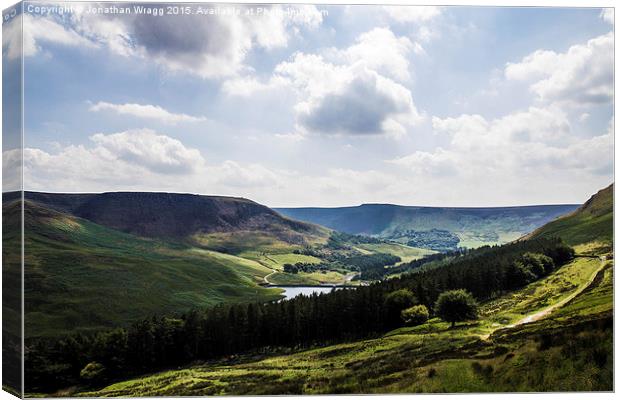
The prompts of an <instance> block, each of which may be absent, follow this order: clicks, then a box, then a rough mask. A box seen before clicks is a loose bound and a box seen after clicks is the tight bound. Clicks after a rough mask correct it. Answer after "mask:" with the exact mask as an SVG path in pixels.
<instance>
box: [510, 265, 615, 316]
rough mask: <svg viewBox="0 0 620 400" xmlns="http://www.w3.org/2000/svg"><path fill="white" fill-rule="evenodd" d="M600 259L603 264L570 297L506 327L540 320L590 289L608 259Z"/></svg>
mask: <svg viewBox="0 0 620 400" xmlns="http://www.w3.org/2000/svg"><path fill="white" fill-rule="evenodd" d="M599 259H600V260H601V264H600V266H599V267H598V268H597V269H596V271H594V272H593V273H592V276H590V278H589V279H588V280H587V282H586V283H584V284H583V285H581V286H580V287H579V289H577V290H575V291H574V292H573V293H571V294H570V295H569V296H568V297H565V298H563V299H562V300H560V301H558V302H557V303H555V304H552V305H551V306H549V307H547V308H545V309H542V310H540V311H538V312H536V313H534V314H530V315H528V316H527V317H525V318H523V319H521V320H519V321H518V322H516V323H514V324H512V325H508V326H506V327H505V328H512V327H514V326H518V325H523V324H527V323H530V322H534V321H538V320H539V319H542V318H544V317H546V316H547V315H549V314H551V313H552V312H553V311H554V310H556V309H558V308H560V307H562V306H564V305H566V304H567V303H568V302H569V301H571V300H573V299H574V298H575V297H577V296H579V295H580V294H581V293H583V292H584V291H585V290H586V289H588V288H589V287H590V285H591V284H592V282H594V280H595V279H596V277H597V275H598V274H599V272H601V271H602V270H603V267H604V266H605V261H606V260H607V259H606V258H605V256H601V257H599Z"/></svg>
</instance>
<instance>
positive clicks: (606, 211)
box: [532, 184, 613, 247]
mask: <svg viewBox="0 0 620 400" xmlns="http://www.w3.org/2000/svg"><path fill="white" fill-rule="evenodd" d="M532 236H534V237H536V236H542V237H545V236H547V237H551V236H558V237H561V238H562V239H563V240H564V241H565V242H566V243H568V244H570V245H581V244H584V243H590V242H594V241H596V242H598V243H600V244H604V245H607V247H610V245H611V243H612V241H613V184H612V185H611V186H609V187H607V188H605V189H603V190H601V191H599V192H598V193H597V194H595V195H594V196H592V197H591V198H590V200H588V201H587V202H586V203H585V204H584V205H583V206H582V207H581V208H579V209H578V210H577V211H575V212H574V213H572V214H570V215H567V216H564V217H561V218H558V219H556V220H555V221H552V222H550V223H548V224H546V225H545V226H543V227H542V228H540V229H538V230H536V231H535V232H534V233H533V234H532Z"/></svg>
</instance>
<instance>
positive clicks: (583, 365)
mask: <svg viewBox="0 0 620 400" xmlns="http://www.w3.org/2000/svg"><path fill="white" fill-rule="evenodd" d="M600 267H601V263H600V262H599V260H597V259H587V258H579V259H577V260H576V261H575V262H572V263H570V264H568V265H566V266H564V267H562V268H561V269H559V270H558V271H557V272H556V273H554V274H553V275H551V276H549V277H547V278H546V279H544V280H541V281H539V282H535V283H533V284H531V285H529V286H528V287H526V288H524V289H523V290H521V291H518V292H515V293H513V294H510V295H508V296H506V297H504V298H502V299H499V300H496V301H494V302H490V303H487V304H484V305H483V307H482V319H481V320H480V321H479V322H477V323H472V324H469V325H461V326H459V327H457V329H449V327H448V324H447V323H444V322H441V321H439V320H437V319H433V320H431V321H429V322H428V323H427V324H425V325H422V326H419V327H414V328H400V329H398V330H395V331H392V332H390V333H388V334H386V335H384V336H382V337H380V338H377V339H370V340H364V341H358V342H353V343H345V344H338V345H334V346H328V347H324V348H318V349H313V350H308V351H301V352H297V353H292V354H283V355H280V356H267V357H261V356H255V358H254V359H253V358H252V357H251V356H247V357H245V358H243V357H241V359H240V360H238V361H237V362H235V363H233V364H231V363H227V362H213V363H208V364H204V365H198V366H193V367H188V368H186V369H180V370H173V371H167V372H162V373H159V374H155V375H151V376H147V377H144V378H139V379H133V380H129V381H126V382H119V383H116V384H113V385H111V386H108V387H106V388H104V389H102V390H100V391H97V392H90V393H82V395H88V396H158V395H180V394H182V395H207V394H292V393H306V394H313V393H314V394H318V393H396V392H400V393H403V392H472V391H546V390H556V391H557V390H610V389H611V382H612V381H611V376H612V374H611V362H612V361H611V357H607V356H606V355H607V354H611V338H612V336H611V331H610V330H609V329H604V328H602V327H601V326H604V324H605V323H606V321H609V318H610V316H611V311H612V304H613V303H612V301H611V297H612V287H611V274H612V272H613V269H612V268H611V267H606V268H605V269H604V270H603V271H602V272H601V273H600V274H599V275H601V274H602V275H601V278H600V279H595V282H594V283H593V284H592V285H591V286H590V288H589V289H588V290H586V291H584V292H583V293H582V294H581V295H579V296H577V297H576V298H575V299H574V300H573V301H571V302H570V303H568V304H567V305H566V306H565V307H563V308H560V309H558V310H556V311H555V312H554V313H553V314H552V315H551V316H550V317H548V318H547V319H544V320H541V321H537V322H534V323H530V324H527V325H521V326H517V327H512V328H510V327H508V326H509V325H510V324H513V323H514V322H515V321H518V320H519V319H521V318H522V317H523V316H524V315H526V314H530V313H534V312H536V311H538V310H539V309H541V308H544V307H545V306H546V305H547V304H548V301H547V299H548V296H549V295H550V294H555V296H556V298H557V299H561V298H564V297H566V296H569V295H570V294H571V293H573V292H574V291H575V290H578V289H579V288H580V285H579V284H585V282H586V281H587V278H586V276H589V275H591V274H592V273H593V272H595V271H596V270H597V269H599V268H600ZM575 284H577V285H575ZM592 321H594V322H592ZM588 324H590V325H592V327H590V325H588ZM507 327H508V328H507ZM584 327H587V329H586V328H584ZM502 328H504V329H502ZM572 331H575V332H576V333H575V334H572V333H571V332H572ZM561 332H564V333H567V332H568V333H571V334H570V338H565V337H562V336H561V335H562V333H561ZM489 335H490V337H489ZM541 335H548V336H549V335H550V336H551V337H554V338H556V339H554V340H555V343H551V344H550V345H549V344H548V345H547V346H548V347H546V346H542V345H541V344H540V341H541ZM593 340H594V342H593ZM566 341H568V342H570V343H569V344H567V343H568V342H566ZM593 343H594V344H593ZM571 346H572V347H571ZM579 346H581V347H579ZM567 349H568V350H567ZM571 349H572V350H571ZM577 350H579V351H577ZM567 351H575V353H574V354H571V353H567ZM591 357H598V358H597V361H596V362H595V363H593V362H592V361H591ZM549 359H552V360H553V367H552V368H551V367H550V364H548V363H547V361H548V360H549ZM476 363H477V364H478V365H476ZM431 371H433V372H431Z"/></svg>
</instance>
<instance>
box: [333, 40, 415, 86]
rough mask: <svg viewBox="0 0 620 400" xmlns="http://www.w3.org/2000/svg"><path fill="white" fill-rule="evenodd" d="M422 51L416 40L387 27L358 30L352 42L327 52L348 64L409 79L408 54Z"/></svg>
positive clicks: (399, 78) (336, 60)
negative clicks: (398, 35)
mask: <svg viewBox="0 0 620 400" xmlns="http://www.w3.org/2000/svg"><path fill="white" fill-rule="evenodd" d="M421 52H423V50H422V47H421V46H420V45H419V44H417V43H416V44H414V43H413V42H411V40H410V39H409V38H407V37H404V36H401V37H397V36H396V35H394V33H393V32H392V31H391V30H389V29H388V28H375V29H373V30H371V31H369V32H365V33H363V34H361V35H360V36H359V37H358V38H357V39H356V41H355V44H353V45H352V46H350V47H348V48H346V49H343V50H337V49H332V51H330V52H329V55H330V56H331V57H333V58H334V59H335V60H334V61H335V62H337V63H341V64H348V65H351V66H364V67H366V68H368V69H371V70H374V71H377V72H380V73H383V74H385V75H386V76H390V77H393V78H394V79H397V80H403V81H404V80H408V79H409V78H410V73H409V56H410V55H411V54H412V53H418V54H419V53H421Z"/></svg>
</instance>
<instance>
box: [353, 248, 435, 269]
mask: <svg viewBox="0 0 620 400" xmlns="http://www.w3.org/2000/svg"><path fill="white" fill-rule="evenodd" d="M357 248H359V249H363V250H366V251H368V252H371V253H373V252H374V253H386V254H393V255H395V256H398V257H400V258H401V262H399V263H397V264H396V265H400V264H403V263H407V262H409V261H413V260H417V259H420V258H422V257H424V256H426V255H429V254H434V253H436V252H435V251H433V250H428V249H420V248H416V247H409V246H405V245H402V244H398V243H380V244H375V243H368V244H360V245H358V246H357Z"/></svg>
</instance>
